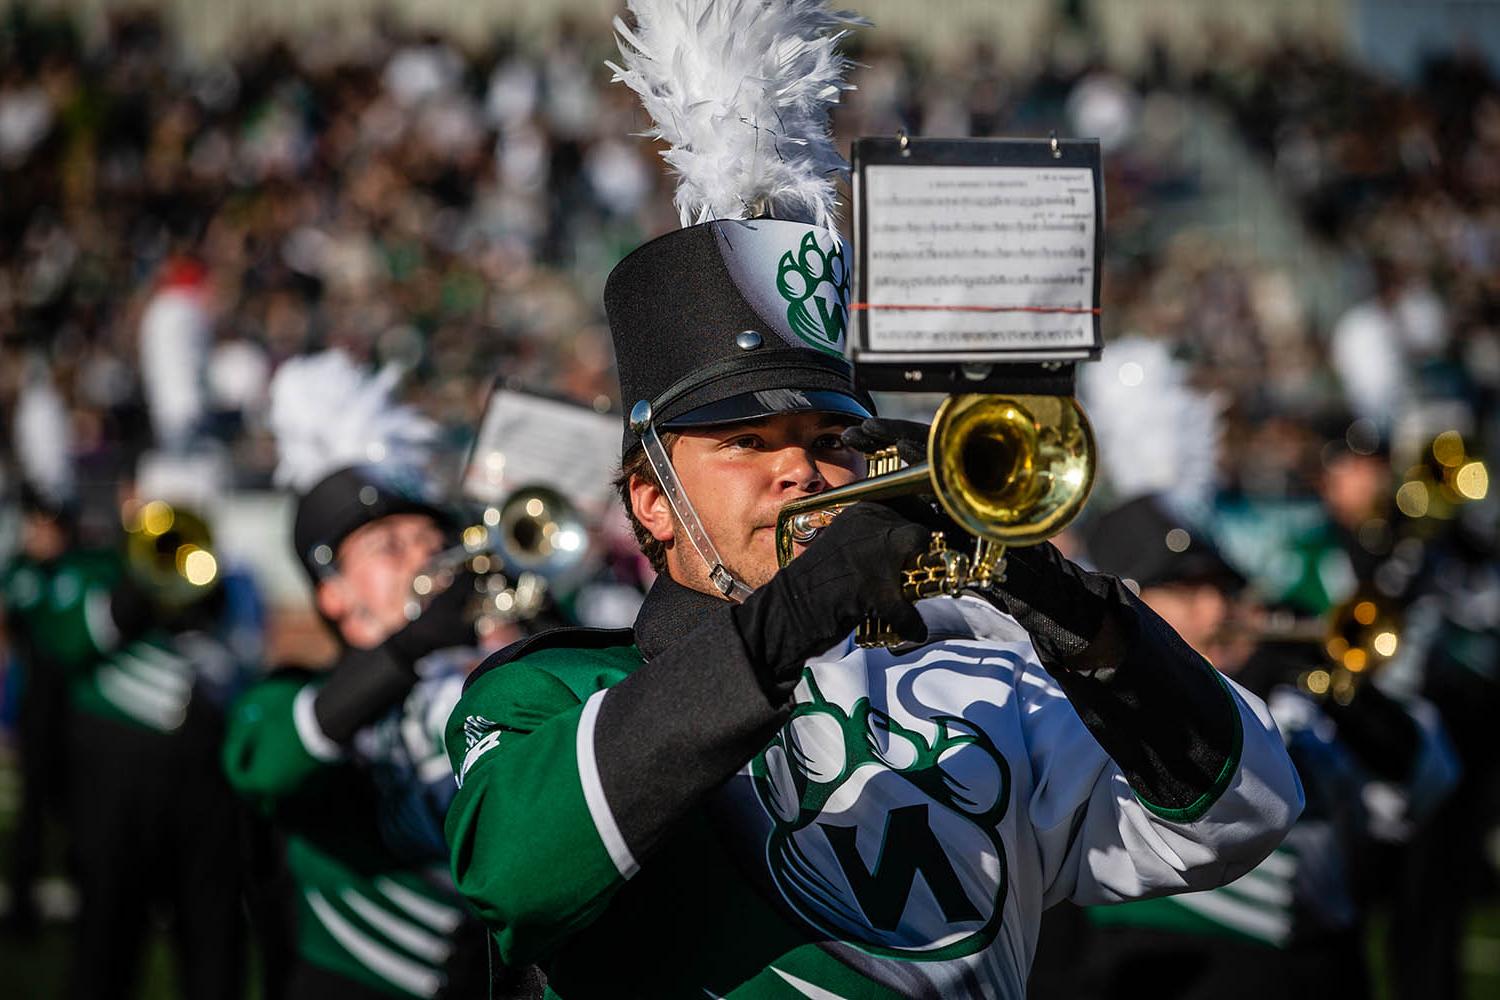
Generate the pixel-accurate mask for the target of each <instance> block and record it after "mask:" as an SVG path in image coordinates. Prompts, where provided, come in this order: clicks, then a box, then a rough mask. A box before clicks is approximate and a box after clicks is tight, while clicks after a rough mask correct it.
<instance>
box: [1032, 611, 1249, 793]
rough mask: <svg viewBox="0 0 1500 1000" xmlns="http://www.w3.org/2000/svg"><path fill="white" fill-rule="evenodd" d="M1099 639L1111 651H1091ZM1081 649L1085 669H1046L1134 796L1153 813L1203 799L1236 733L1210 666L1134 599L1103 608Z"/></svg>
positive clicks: (1236, 723)
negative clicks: (1099, 626) (1109, 610)
mask: <svg viewBox="0 0 1500 1000" xmlns="http://www.w3.org/2000/svg"><path fill="white" fill-rule="evenodd" d="M1122 589H1123V588H1122ZM1101 644H1103V645H1105V646H1107V647H1113V648H1114V649H1115V650H1116V652H1115V653H1114V655H1112V656H1107V657H1101V656H1099V655H1098V654H1099V652H1100V646H1101ZM1080 658H1081V660H1082V661H1083V664H1085V666H1084V669H1069V668H1068V666H1067V664H1066V663H1061V664H1057V665H1056V666H1055V667H1051V668H1050V672H1051V673H1052V676H1053V677H1055V678H1056V679H1057V682H1058V684H1059V685H1060V686H1061V687H1062V689H1063V692H1064V693H1066V694H1067V696H1068V700H1069V701H1071V702H1072V703H1073V707H1074V708H1075V709H1076V710H1077V711H1078V716H1079V718H1081V719H1082V720H1083V723H1084V725H1085V726H1087V727H1088V729H1089V732H1090V733H1092V734H1093V736H1094V739H1096V740H1098V741H1099V745H1100V746H1101V747H1103V748H1104V752H1105V753H1107V754H1109V756H1110V758H1111V759H1113V760H1114V762H1115V763H1116V764H1118V765H1119V766H1120V770H1121V771H1123V772H1124V773H1125V778H1126V780H1128V781H1129V782H1130V787H1131V788H1133V789H1134V790H1135V792H1136V794H1137V795H1138V796H1139V797H1140V798H1141V800H1142V801H1144V802H1146V803H1147V804H1149V805H1151V806H1154V807H1156V808H1157V811H1159V812H1160V811H1164V810H1165V811H1180V810H1189V809H1192V808H1193V807H1194V806H1196V805H1200V804H1201V805H1202V806H1204V807H1206V806H1207V805H1211V804H1212V800H1213V799H1214V798H1216V797H1217V793H1219V792H1221V791H1223V789H1224V786H1225V785H1227V784H1228V779H1229V778H1230V777H1232V773H1233V770H1234V767H1235V766H1237V764H1238V757H1239V743H1240V738H1241V733H1240V718H1239V708H1238V706H1237V705H1236V704H1235V701H1234V698H1233V697H1232V696H1231V695H1230V694H1229V691H1228V688H1227V687H1226V686H1225V684H1224V682H1223V680H1222V679H1221V678H1220V677H1219V675H1218V672H1217V671H1215V670H1214V668H1213V667H1212V666H1210V665H1209V663H1208V661H1207V660H1205V659H1204V658H1203V657H1202V656H1200V655H1199V654H1198V653H1197V652H1195V651H1194V650H1193V649H1192V648H1191V647H1190V646H1188V644H1187V643H1186V642H1184V641H1183V640H1182V638H1181V637H1180V636H1178V634H1177V633H1176V632H1175V631H1173V630H1172V628H1171V626H1169V625H1167V623H1166V622H1164V621H1162V620H1161V618H1159V617H1158V616H1157V615H1156V613H1155V612H1154V611H1152V610H1151V609H1150V608H1148V607H1146V605H1145V604H1142V603H1141V602H1140V601H1139V600H1138V599H1134V600H1133V605H1131V606H1121V607H1120V608H1118V610H1117V611H1116V612H1115V613H1114V614H1112V615H1111V616H1110V617H1109V619H1108V620H1107V621H1106V623H1105V625H1104V628H1103V630H1102V631H1101V637H1100V639H1099V640H1096V642H1095V643H1094V644H1093V645H1092V646H1091V647H1090V648H1089V649H1087V650H1085V651H1084V652H1083V653H1081V654H1080ZM1106 660H1113V661H1114V664H1113V665H1106V664H1105V663H1104V661H1106ZM1183 818H1184V819H1191V818H1196V816H1194V817H1183Z"/></svg>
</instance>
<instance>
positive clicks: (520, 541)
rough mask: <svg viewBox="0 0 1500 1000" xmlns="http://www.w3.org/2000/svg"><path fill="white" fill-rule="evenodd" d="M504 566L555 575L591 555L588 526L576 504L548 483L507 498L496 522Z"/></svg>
mask: <svg viewBox="0 0 1500 1000" xmlns="http://www.w3.org/2000/svg"><path fill="white" fill-rule="evenodd" d="M495 530H496V531H497V532H498V535H499V538H498V539H497V542H496V549H497V550H498V552H499V555H500V558H501V559H502V560H503V561H504V563H505V565H507V566H509V567H512V568H513V569H517V570H527V571H530V572H533V573H540V574H541V575H543V576H545V577H550V578H555V577H558V576H561V575H563V574H566V573H567V572H569V571H571V570H573V569H575V568H577V567H578V566H579V565H580V564H581V563H582V562H583V561H584V559H585V558H586V557H587V556H588V542H589V534H588V525H587V524H585V523H584V520H583V518H582V517H581V516H580V515H579V513H578V510H577V508H576V507H574V506H573V504H572V503H571V502H569V501H568V499H567V498H566V497H564V496H563V495H562V494H561V493H559V492H557V491H556V490H554V489H552V488H550V487H547V486H527V487H522V488H521V489H519V490H517V491H516V492H515V493H514V494H512V495H511V496H510V497H509V498H507V499H506V501H505V503H504V505H503V506H501V507H500V509H499V518H498V523H497V524H496V525H495Z"/></svg>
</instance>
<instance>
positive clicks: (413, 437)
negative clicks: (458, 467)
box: [223, 351, 524, 1000]
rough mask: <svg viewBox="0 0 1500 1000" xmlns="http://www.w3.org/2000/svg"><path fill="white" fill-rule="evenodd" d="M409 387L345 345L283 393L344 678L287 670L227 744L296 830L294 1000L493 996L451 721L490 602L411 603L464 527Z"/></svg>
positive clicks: (280, 410)
mask: <svg viewBox="0 0 1500 1000" xmlns="http://www.w3.org/2000/svg"><path fill="white" fill-rule="evenodd" d="M398 376H399V372H398V370H397V369H394V368H388V369H386V370H385V371H384V372H382V373H380V374H379V375H377V376H366V375H365V374H364V373H363V372H361V371H360V369H359V368H358V367H357V366H356V365H355V364H354V362H353V361H352V360H350V359H349V358H348V357H347V356H346V355H344V354H342V353H341V352H337V351H329V352H325V353H323V354H321V355H317V356H313V357H308V358H299V359H293V360H291V361H288V362H286V363H285V364H283V365H282V367H281V369H280V370H279V371H278V372H277V373H276V377H275V379H274V381H273V383H272V390H271V392H272V423H273V427H274V429H275V431H276V435H277V444H278V449H279V453H280V456H281V461H280V464H279V466H278V469H277V481H278V483H279V484H281V485H283V486H284V487H286V488H288V489H290V490H292V491H293V492H294V493H295V494H296V497H297V501H296V516H295V524H294V526H293V542H294V545H295V547H296V554H297V558H298V560H299V561H300V562H301V564H302V567H303V568H304V570H305V571H306V573H307V578H308V581H309V583H310V584H311V586H312V591H313V601H314V604H315V607H316V609H317V611H318V614H319V615H320V616H321V617H322V618H323V620H324V621H325V622H326V623H327V624H328V626H329V628H330V629H331V630H332V631H333V633H334V635H335V637H336V639H337V640H338V645H339V653H338V656H337V658H336V659H335V660H334V662H333V663H331V664H329V665H328V667H327V668H326V669H322V670H305V669H295V668H284V669H280V670H277V671H275V672H273V673H272V674H270V675H269V676H267V677H266V678H265V679H264V680H262V681H261V682H259V683H258V684H257V685H255V686H254V687H253V688H252V689H251V690H250V691H249V692H247V693H246V694H245V695H244V696H243V697H242V698H241V699H240V700H239V701H238V702H237V703H236V705H235V707H234V709H233V712H232V714H231V719H230V726H229V733H228V738H227V739H226V741H225V745H224V751H223V762H224V768H225V770H226V771H227V773H228V775H229V779H230V782H231V783H232V784H233V785H234V787H235V788H236V789H237V790H238V791H239V793H240V794H241V795H243V796H244V797H246V798H247V799H249V800H250V801H251V802H253V803H255V804H256V805H257V806H259V807H260V808H261V809H262V810H263V811H264V813H265V814H266V815H267V816H269V817H270V820H271V822H272V823H273V824H274V825H275V826H276V827H277V828H278V829H279V830H280V831H281V832H282V833H283V834H284V835H285V842H286V865H287V868H288V869H289V872H290V877H291V882H292V883H293V889H294V892H295V896H296V898H295V900H294V908H295V918H294V919H295V924H294V927H295V944H294V948H295V953H296V959H295V962H294V968H293V969H292V972H291V974H290V983H289V985H288V987H287V994H286V995H287V997H288V998H289V1000H344V998H352V1000H359V998H366V997H369V998H375V997H386V998H388V997H391V996H398V997H419V998H429V997H434V996H437V995H439V994H440V993H442V992H443V991H444V990H445V989H447V990H450V991H452V992H453V994H454V995H459V994H462V992H463V990H465V989H471V990H476V991H477V990H483V989H484V988H485V987H484V985H483V983H484V978H483V977H484V976H485V975H486V974H487V970H486V969H485V968H484V965H485V961H484V958H485V956H484V951H483V939H482V937H481V938H478V941H479V942H480V950H479V952H478V957H477V960H476V959H474V958H473V956H472V955H470V954H469V951H470V949H469V948H468V947H467V945H469V944H472V941H471V940H470V939H468V938H466V937H465V930H466V928H465V910H464V906H463V902H462V900H461V899H460V898H459V897H458V895H457V893H456V892H455V891H454V889H453V886H452V883H451V880H450V879H449V878H448V875H447V873H446V871H444V868H443V864H442V862H443V859H444V855H445V852H444V849H443V840H442V831H441V822H442V816H443V812H444V809H445V808H446V806H447V802H448V799H449V798H450V797H451V794H452V790H453V782H452V776H451V774H450V773H449V771H448V769H447V767H446V766H445V760H446V756H445V753H444V746H443V738H442V726H443V723H444V720H445V719H446V718H447V715H448V712H449V710H450V709H451V708H452V706H453V704H454V703H455V702H456V701H457V699H458V695H459V688H460V686H461V685H462V683H463V678H464V676H465V674H466V673H467V672H468V671H469V669H470V668H472V667H473V666H474V665H475V664H476V663H477V662H478V660H479V657H480V653H479V652H478V651H477V650H476V648H475V645H476V638H475V633H474V626H473V621H472V619H471V617H470V615H469V610H468V608H467V606H466V605H467V602H468V600H469V598H471V597H473V596H474V589H473V586H472V581H471V580H470V579H468V578H466V577H463V576H460V577H459V578H458V579H457V580H456V581H455V582H454V583H453V585H452V586H451V587H449V588H448V589H447V590H444V591H443V592H442V593H441V594H439V595H438V596H437V597H436V598H434V599H432V600H431V601H430V603H428V604H427V606H426V607H425V609H421V610H420V613H419V614H417V615H416V616H415V617H414V618H413V617H412V610H413V609H410V608H409V607H408V605H409V603H410V602H411V600H412V599H413V594H412V583H413V580H414V579H415V578H416V577H417V576H418V575H419V574H420V573H421V572H422V571H423V569H424V568H425V567H427V565H428V564H429V563H430V562H431V560H432V559H433V558H434V557H435V556H436V555H437V554H438V553H439V552H440V551H442V550H443V549H444V548H445V547H446V546H447V545H448V544H449V543H450V542H451V540H452V535H453V534H454V533H455V529H457V528H458V527H460V524H459V522H458V520H456V515H455V513H454V512H453V511H452V510H451V509H450V508H449V507H447V506H446V505H445V504H444V503H443V501H442V500H441V498H439V497H438V496H437V494H436V492H435V491H434V489H433V487H432V484H431V482H430V481H429V480H428V478H427V476H426V475H425V473H424V468H425V466H426V464H427V460H428V454H427V451H428V447H429V445H430V444H431V441H432V438H433V437H434V435H435V433H436V426H435V425H434V424H432V423H431V422H430V421H427V420H426V419H425V418H423V417H421V416H419V415H418V414H416V413H415V412H414V411H412V410H410V409H409V408H407V407H404V406H397V405H394V404H393V403H392V402H391V400H390V392H391V390H392V388H393V387H394V384H395V382H396V379H397V377H398ZM475 971H477V973H478V976H479V978H478V980H477V981H476V982H472V983H468V984H462V983H459V982H458V981H456V978H457V976H458V975H459V974H461V973H470V974H472V973H473V972H475ZM510 985H511V986H514V985H515V984H510ZM523 985H524V984H523ZM507 988H510V987H509V986H507ZM502 995H504V994H502Z"/></svg>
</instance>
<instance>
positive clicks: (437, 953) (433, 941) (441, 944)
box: [339, 889, 453, 965]
mask: <svg viewBox="0 0 1500 1000" xmlns="http://www.w3.org/2000/svg"><path fill="white" fill-rule="evenodd" d="M339 898H340V899H342V900H343V901H344V904H345V905H346V906H348V907H349V909H351V910H353V911H354V912H355V913H357V914H358V915H359V917H360V919H361V920H363V921H364V922H365V923H367V924H369V925H370V926H371V927H373V928H375V929H376V930H377V931H379V932H380V933H382V934H384V935H385V936H386V937H388V938H390V939H391V940H392V941H394V942H396V943H397V944H399V945H400V946H401V947H403V948H405V949H406V950H407V951H409V952H411V953H412V954H413V955H416V956H417V957H418V958H425V959H427V961H429V962H431V963H432V964H433V965H442V964H443V962H445V961H447V959H448V956H449V955H451V954H452V953H453V946H452V945H451V944H449V943H448V942H447V941H445V940H443V939H442V938H440V937H438V936H437V935H435V934H433V933H432V932H431V931H427V930H424V929H422V928H421V927H418V926H417V925H416V924H413V923H410V922H408V921H406V920H403V919H401V918H400V917H398V916H396V915H395V914H394V913H392V912H390V911H389V910H387V909H384V908H382V907H380V906H378V905H376V904H375V903H372V902H370V900H368V899H366V898H365V897H364V896H362V895H360V894H359V893H357V892H355V891H354V890H353V889H345V890H343V891H342V892H340V893H339Z"/></svg>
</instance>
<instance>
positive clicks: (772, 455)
mask: <svg viewBox="0 0 1500 1000" xmlns="http://www.w3.org/2000/svg"><path fill="white" fill-rule="evenodd" d="M849 423H850V418H848V417H844V416H837V415H834V414H827V413H783V414H777V415H776V416H773V417H768V418H766V419H764V420H756V421H749V422H746V423H739V424H729V425H725V426H722V427H705V428H699V429H695V430H692V431H687V432H684V433H683V434H682V436H681V437H680V438H679V439H678V440H677V443H676V445H675V446H674V448H673V450H672V465H673V466H674V467H675V468H676V470H677V476H678V478H679V479H680V480H681V481H682V487H683V490H684V491H685V492H686V493H687V495H688V497H689V498H690V499H691V500H692V502H693V507H694V508H695V509H696V510H697V511H698V517H699V519H700V520H702V522H703V526H704V528H705V529H706V530H707V531H708V536H709V538H711V539H712V540H713V543H714V546H715V547H716V548H717V549H718V550H719V556H720V558H722V559H723V560H724V563H725V565H727V566H728V567H729V568H730V570H732V571H733V572H734V574H735V576H737V577H739V579H741V580H743V581H744V582H745V583H746V584H747V585H749V586H750V587H751V588H756V587H760V586H762V585H764V584H765V583H766V582H767V581H768V580H770V579H771V577H773V576H775V575H776V570H777V568H778V566H777V562H776V514H777V512H778V511H780V510H781V508H782V507H783V506H785V505H786V504H787V503H789V502H791V501H792V500H796V499H798V498H800V497H805V496H808V495H810V494H813V493H821V492H823V491H824V490H826V489H830V488H832V487H835V486H843V485H845V484H847V483H850V482H853V481H854V480H855V479H856V478H859V477H860V476H862V475H864V470H865V458H864V455H862V454H861V453H860V452H857V451H854V450H853V449H850V448H846V447H844V445H843V442H842V441H841V440H840V437H839V435H840V433H841V432H842V431H843V429H844V428H845V427H847V426H848V425H849ZM668 531H669V537H668V539H663V540H664V541H668V548H667V566H668V570H669V572H670V573H671V575H672V578H673V579H675V580H677V581H678V582H679V583H684V584H686V585H688V586H692V587H695V588H697V589H699V590H705V591H707V592H710V593H712V592H714V591H713V587H712V586H711V585H710V584H709V583H708V570H707V567H705V566H704V564H703V560H701V559H700V558H699V557H698V555H697V553H696V552H694V550H693V548H692V544H691V542H689V541H688V540H687V538H686V537H684V536H682V533H681V528H680V526H678V525H676V524H675V523H673V524H670V525H669V528H668ZM658 537H661V536H660V535H658Z"/></svg>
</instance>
